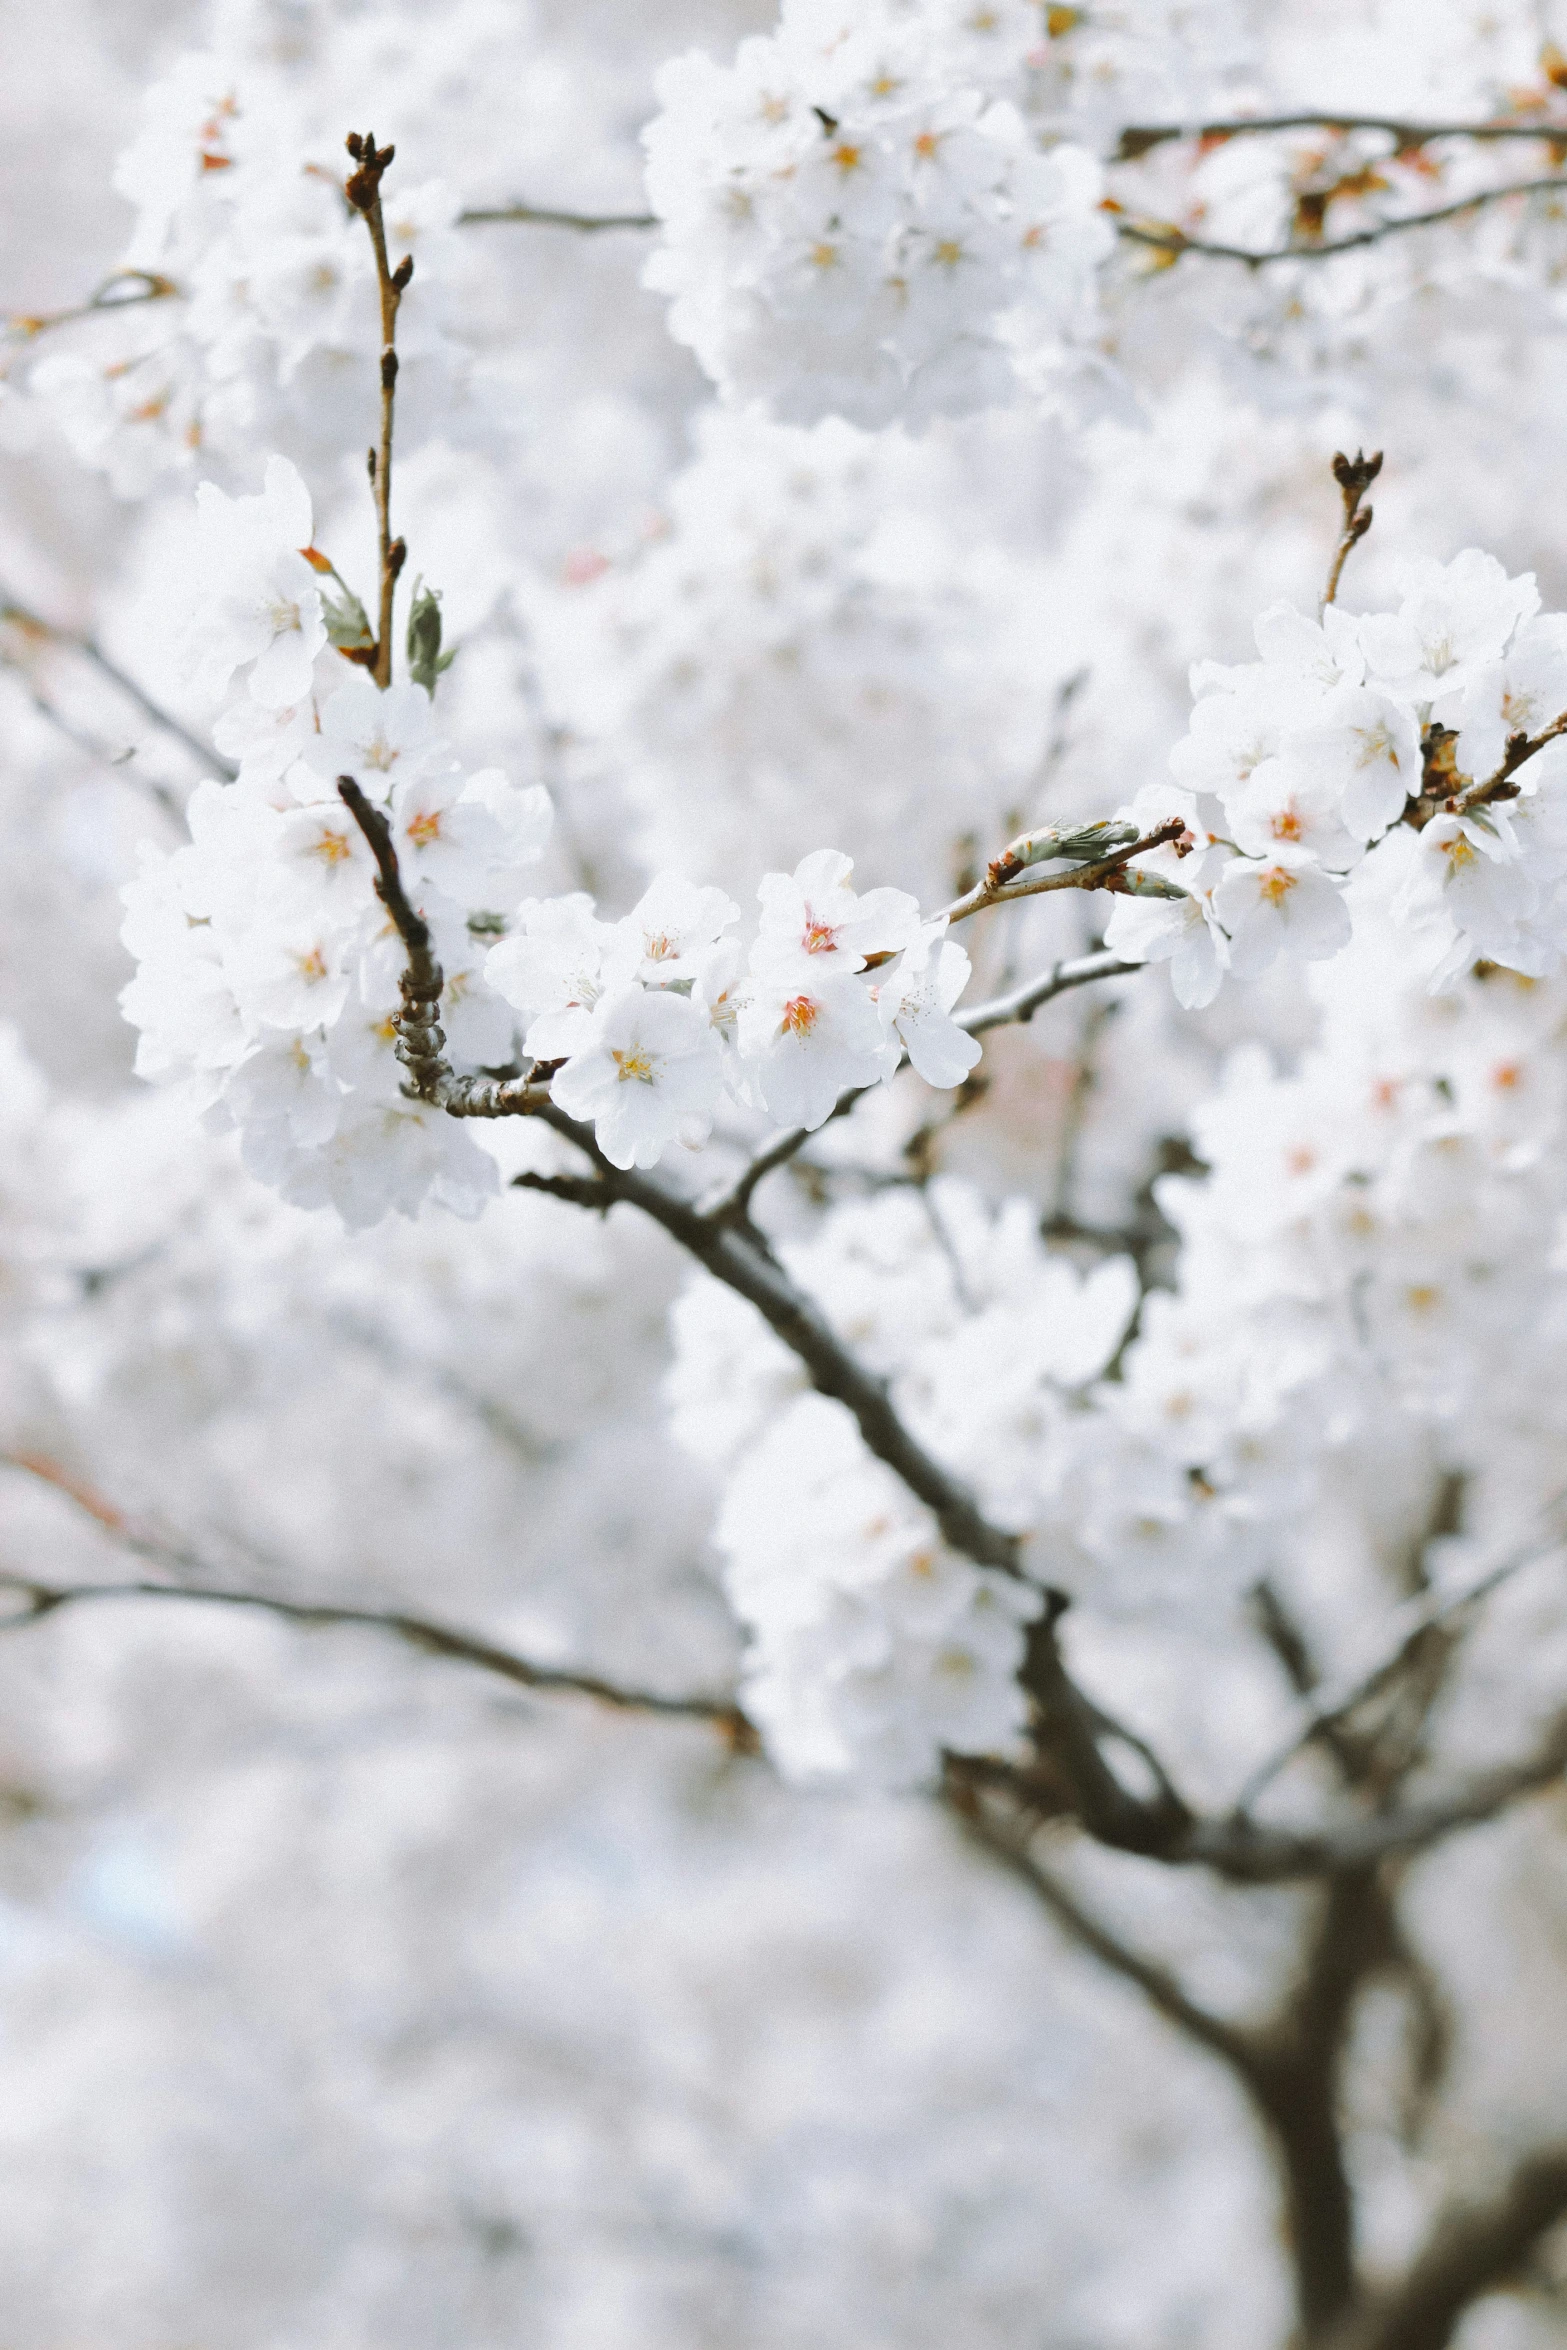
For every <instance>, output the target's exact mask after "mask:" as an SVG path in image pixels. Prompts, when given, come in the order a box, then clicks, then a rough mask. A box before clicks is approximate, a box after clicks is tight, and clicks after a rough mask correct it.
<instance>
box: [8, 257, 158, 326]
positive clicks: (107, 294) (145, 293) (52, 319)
mask: <svg viewBox="0 0 1567 2350" xmlns="http://www.w3.org/2000/svg"><path fill="white" fill-rule="evenodd" d="M121 287H124V288H126V289H127V290H126V291H125V292H120V291H118V290H117V289H118V288H121ZM181 292H182V289H181V288H180V287H179V286H177V285H176V284H175V283H174V280H173V279H172V278H168V277H160V276H159V275H158V273H157V272H156V270H151V269H117V270H115V271H114V272H113V273H112V275H111V276H109V277H106V278H105V279H104V281H103V283H102V285H101V286H99V287H98V288H97V290H96V291H95V292H94V293H91V294H89V295H88V297H87V299H86V301H85V302H77V303H75V304H73V306H72V307H71V308H70V309H69V310H50V311H29V310H13V311H12V312H11V313H10V314H9V316H8V317H7V319H6V321H5V331H6V333H7V334H8V335H10V336H12V337H13V338H14V339H15V340H16V341H17V342H31V341H32V340H33V338H34V336H35V335H42V334H47V333H48V332H49V330H50V328H51V327H56V326H71V325H73V324H74V323H75V322H76V320H78V319H81V318H93V317H96V316H97V315H98V314H99V313H100V312H101V311H104V310H134V309H136V308H137V307H138V306H139V305H140V304H141V303H143V302H168V301H173V300H176V299H178V298H179V297H180V295H181Z"/></svg>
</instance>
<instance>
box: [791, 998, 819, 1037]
mask: <svg viewBox="0 0 1567 2350" xmlns="http://www.w3.org/2000/svg"><path fill="white" fill-rule="evenodd" d="M820 1010H821V1006H820V1004H818V1003H816V1002H815V1001H814V999H813V998H812V997H810V996H808V995H796V996H791V997H790V998H789V1001H788V1002H787V1003H786V1004H785V1006H784V1008H783V1019H782V1022H781V1026H782V1029H783V1033H784V1035H785V1036H809V1035H810V1033H811V1030H812V1029H813V1028H814V1027H815V1026H816V1020H817V1015H818V1013H819V1012H820Z"/></svg>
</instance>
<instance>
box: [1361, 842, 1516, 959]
mask: <svg viewBox="0 0 1567 2350" xmlns="http://www.w3.org/2000/svg"><path fill="white" fill-rule="evenodd" d="M1433 882H1434V883H1435V885H1436V888H1437V890H1438V891H1439V892H1440V897H1441V902H1442V904H1443V906H1444V908H1445V909H1446V911H1447V913H1448V914H1449V915H1450V917H1451V918H1452V920H1453V922H1454V923H1455V925H1456V926H1457V928H1458V931H1459V932H1460V934H1461V939H1462V942H1463V946H1464V954H1463V959H1462V964H1461V965H1460V967H1461V968H1462V967H1464V966H1466V965H1467V964H1468V963H1469V962H1472V961H1473V960H1474V957H1475V956H1476V955H1489V956H1491V957H1492V958H1493V959H1494V960H1495V961H1497V962H1501V963H1505V962H1506V961H1507V960H1508V958H1509V956H1510V954H1511V953H1512V951H1513V950H1514V948H1515V947H1516V946H1517V944H1518V943H1519V926H1520V924H1522V923H1525V922H1527V920H1528V918H1529V916H1530V915H1531V914H1532V913H1533V912H1534V910H1535V907H1536V906H1537V904H1538V902H1539V892H1538V889H1537V887H1536V884H1535V881H1534V877H1533V875H1532V874H1531V873H1530V871H1529V870H1528V868H1527V866H1526V865H1525V864H1524V862H1523V859H1522V855H1521V853H1520V843H1519V841H1518V837H1517V834H1516V833H1515V832H1514V830H1513V827H1512V825H1511V823H1510V822H1509V820H1508V818H1507V816H1506V814H1505V813H1504V812H1503V811H1502V810H1501V809H1500V808H1494V807H1492V808H1477V809H1475V810H1474V811H1473V813H1472V814H1470V815H1467V816H1437V817H1434V818H1433V819H1432V821H1431V822H1430V823H1429V824H1428V825H1426V827H1425V829H1424V830H1423V831H1422V832H1421V834H1420V855H1419V861H1418V863H1417V865H1416V866H1415V868H1414V870H1413V872H1412V873H1411V875H1410V876H1409V878H1408V880H1407V881H1406V882H1405V884H1404V887H1403V890H1402V892H1401V893H1400V896H1399V898H1398V899H1397V900H1396V901H1395V904H1394V912H1395V914H1397V915H1400V916H1406V915H1407V914H1408V913H1409V912H1410V911H1412V910H1413V908H1414V907H1415V905H1416V904H1417V902H1418V900H1419V899H1420V898H1421V897H1423V896H1428V895H1429V894H1430V891H1431V886H1432V883H1433Z"/></svg>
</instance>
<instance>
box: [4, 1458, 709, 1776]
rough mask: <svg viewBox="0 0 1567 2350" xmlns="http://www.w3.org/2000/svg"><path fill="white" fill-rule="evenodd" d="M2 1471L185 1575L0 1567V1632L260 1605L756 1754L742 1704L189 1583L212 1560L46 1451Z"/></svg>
mask: <svg viewBox="0 0 1567 2350" xmlns="http://www.w3.org/2000/svg"><path fill="white" fill-rule="evenodd" d="M0 1467H4V1468H8V1469H16V1470H19V1471H20V1472H21V1473H22V1474H23V1475H24V1476H28V1477H33V1478H36V1479H37V1481H38V1482H39V1483H40V1484H43V1485H48V1486H50V1487H51V1488H52V1489H53V1490H54V1491H55V1492H56V1493H61V1494H63V1495H64V1496H65V1497H66V1499H67V1500H68V1501H70V1502H71V1503H72V1505H73V1506H74V1507H75V1508H76V1509H78V1510H80V1511H81V1513H82V1515H83V1516H84V1517H87V1518H90V1519H91V1520H92V1522H93V1524H94V1525H95V1526H97V1527H99V1528H100V1529H101V1530H102V1532H103V1533H105V1534H107V1535H108V1536H109V1538H110V1539H111V1541H113V1542H114V1543H115V1544H116V1545H117V1546H118V1547H119V1548H120V1549H121V1550H125V1551H129V1552H130V1553H131V1555H132V1556H133V1557H135V1558H140V1559H145V1560H147V1561H148V1563H149V1564H151V1565H154V1566H158V1567H161V1568H162V1569H163V1570H164V1572H165V1573H170V1572H173V1573H176V1574H178V1575H181V1576H182V1577H185V1578H187V1580H184V1581H181V1582H178V1583H151V1582H120V1583H52V1582H47V1581H43V1580H41V1579H39V1578H37V1577H35V1576H31V1575H18V1574H12V1573H8V1572H6V1571H4V1570H0V1590H6V1591H15V1592H18V1593H19V1594H20V1595H21V1597H22V1598H23V1600H24V1601H25V1602H26V1604H25V1606H23V1607H22V1608H21V1609H19V1610H18V1611H17V1612H15V1613H14V1614H12V1615H9V1616H5V1617H0V1630H4V1631H10V1630H14V1629H16V1628H17V1627H18V1626H21V1625H24V1624H31V1623H36V1622H38V1621H39V1620H40V1619H41V1618H42V1617H44V1616H49V1615H53V1614H54V1613H55V1612H56V1611H57V1610H58V1609H60V1608H63V1607H71V1606H75V1605H77V1604H79V1603H82V1602H85V1601H90V1600H98V1599H184V1600H192V1601H195V1602H197V1603H199V1604H203V1605H207V1606H212V1607H239V1608H256V1609H261V1610H263V1611H264V1612H266V1613H267V1614H269V1615H275V1616H281V1617H283V1618H284V1619H285V1620H286V1621H287V1622H289V1623H293V1624H301V1625H306V1626H310V1625H319V1626H332V1625H361V1626H363V1627H365V1628H366V1629H368V1630H370V1631H376V1632H387V1633H390V1634H392V1635H393V1636H394V1637H395V1638H396V1639H398V1640H401V1641H403V1642H404V1643H405V1645H407V1646H408V1647H410V1648H417V1649H420V1650H422V1651H423V1652H424V1653H425V1654H426V1655H429V1656H446V1657H451V1658H452V1659H453V1660H454V1661H455V1662H457V1663H459V1664H471V1665H476V1666H478V1667H480V1668H481V1669H482V1670H483V1671H485V1672H489V1673H498V1674H499V1675H500V1676H501V1677H502V1678H503V1679H504V1680H508V1681H516V1682H519V1683H520V1684H521V1685H522V1686H523V1687H525V1688H528V1689H562V1690H574V1691H575V1692H576V1693H577V1694H578V1695H579V1696H583V1697H593V1698H597V1699H598V1701H599V1702H600V1704H602V1705H610V1706H616V1707H618V1708H619V1709H620V1710H621V1711H622V1712H628V1713H657V1714H683V1715H687V1716H690V1717H692V1718H693V1719H695V1720H698V1721H710V1722H714V1723H716V1724H717V1725H718V1726H719V1728H721V1729H723V1730H724V1731H725V1732H726V1733H727V1734H728V1735H729V1736H730V1737H731V1738H732V1739H733V1741H734V1743H735V1744H736V1745H737V1746H741V1747H744V1748H746V1749H747V1750H748V1751H755V1748H756V1738H755V1733H754V1731H753V1730H752V1728H751V1726H750V1724H749V1722H747V1720H746V1718H745V1716H744V1715H743V1714H742V1713H741V1711H740V1709H739V1707H738V1706H737V1705H735V1704H734V1703H733V1702H732V1701H731V1700H729V1699H724V1698H716V1697H714V1698H708V1697H665V1696H661V1695H659V1694H657V1693H655V1692H653V1691H650V1690H643V1689H628V1688H623V1687H622V1686H621V1685H620V1684H619V1683H618V1682H611V1681H606V1680H603V1679H602V1678H601V1677H600V1676H599V1675H598V1674H595V1673H581V1672H575V1671H570V1670H568V1669H566V1668H565V1667H559V1666H555V1665H536V1664H534V1663H532V1662H531V1661H530V1660H529V1659H528V1658H527V1657H522V1656H518V1655H517V1654H516V1653H515V1652H514V1651H513V1650H511V1649H506V1648H498V1647H497V1646H496V1645H495V1644H494V1642H493V1641H488V1640H484V1639H481V1638H480V1637H479V1635H478V1634H477V1633H472V1632H462V1631H459V1630H457V1629H456V1628H455V1627H454V1626H452V1625H450V1624H441V1623H437V1622H435V1621H433V1620H432V1619H431V1618H429V1617H426V1616H412V1615H407V1614H405V1613H404V1612H403V1611H402V1610H400V1609H394V1608H366V1607H356V1606H353V1605H351V1604H349V1603H348V1602H340V1601H329V1600H301V1599H286V1598H280V1597H278V1596H277V1595H276V1594H274V1593H271V1592H264V1591H235V1590H233V1589H231V1588H229V1587H228V1586H226V1585H223V1584H217V1583H213V1582H211V1581H210V1580H201V1581H191V1580H189V1579H188V1578H190V1577H192V1576H198V1577H203V1578H206V1577H210V1574H211V1569H210V1567H209V1566H208V1564H207V1562H206V1561H205V1560H204V1559H202V1558H201V1557H200V1556H199V1555H198V1553H197V1552H196V1551H194V1550H193V1549H191V1547H190V1546H189V1545H188V1544H186V1543H183V1542H179V1541H176V1540H174V1539H172V1538H171V1537H169V1536H167V1535H162V1534H159V1533H158V1532H157V1531H156V1530H155V1529H153V1528H151V1527H149V1526H143V1525H138V1524H137V1522H136V1521H135V1519H133V1518H132V1517H131V1516H130V1515H129V1513H128V1512H127V1511H125V1510H123V1509H121V1508H120V1507H119V1505H118V1504H117V1503H116V1502H113V1501H111V1500H110V1499H109V1497H108V1496H107V1495H106V1494H103V1493H100V1492H99V1491H98V1489H97V1487H96V1486H94V1485H91V1484H89V1483H88V1481H87V1480H86V1479H85V1478H83V1477H80V1476H78V1475H76V1474H75V1473H74V1472H73V1471H72V1470H69V1469H67V1468H66V1467H65V1466H64V1465H63V1464H62V1463H61V1462H59V1461H55V1460H52V1459H50V1458H49V1457H48V1456H47V1455H46V1454H43V1453H0Z"/></svg>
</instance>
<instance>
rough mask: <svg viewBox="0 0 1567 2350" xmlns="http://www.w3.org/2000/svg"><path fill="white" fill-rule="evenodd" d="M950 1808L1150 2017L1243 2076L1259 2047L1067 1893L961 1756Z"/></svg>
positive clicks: (949, 1783) (948, 1784) (950, 1772)
mask: <svg viewBox="0 0 1567 2350" xmlns="http://www.w3.org/2000/svg"><path fill="white" fill-rule="evenodd" d="M942 1797H943V1800H944V1802H945V1803H946V1805H947V1808H948V1809H949V1811H951V1812H952V1814H953V1816H954V1817H955V1818H956V1819H957V1820H958V1821H959V1823H960V1824H961V1826H962V1828H963V1831H964V1833H965V1835H967V1836H968V1837H970V1838H971V1839H972V1841H973V1842H974V1843H976V1844H978V1845H979V1846H981V1848H982V1849H983V1850H984V1851H986V1852H989V1853H990V1854H991V1855H992V1856H993V1857H994V1858H995V1859H997V1860H999V1861H1001V1862H1002V1863H1003V1865H1004V1866H1005V1867H1006V1868H1008V1869H1009V1870H1010V1871H1011V1872H1012V1874H1013V1875H1014V1876H1015V1877H1017V1878H1018V1879H1019V1880H1020V1881H1021V1882H1022V1883H1023V1884H1025V1885H1026V1886H1027V1887H1028V1888H1029V1890H1030V1892H1032V1893H1033V1894H1034V1895H1035V1896H1036V1897H1037V1898H1038V1899H1039V1900H1040V1901H1041V1902H1042V1903H1043V1904H1044V1906H1045V1908H1046V1909H1047V1910H1048V1911H1049V1913H1050V1915H1051V1916H1052V1918H1054V1920H1055V1922H1056V1924H1057V1925H1058V1926H1060V1928H1061V1929H1062V1931H1063V1932H1064V1933H1065V1934H1066V1935H1067V1936H1068V1938H1069V1939H1070V1940H1071V1941H1073V1942H1075V1943H1076V1944H1077V1945H1078V1947H1079V1948H1080V1949H1083V1950H1086V1951H1087V1952H1088V1953H1089V1954H1090V1956H1091V1957H1093V1958H1096V1959H1098V1960H1099V1962H1100V1964H1101V1965H1103V1966H1106V1967H1108V1968H1109V1969H1110V1971H1111V1972H1112V1973H1113V1974H1117V1975H1119V1976H1120V1977H1121V1978H1122V1980H1123V1981H1125V1982H1128V1983H1131V1984H1132V1985H1133V1986H1134V1987H1135V1988H1136V1989H1137V1990H1139V1991H1140V1992H1141V1993H1142V1995H1143V1997H1144V1998H1145V1999H1146V2000H1147V2002H1148V2004H1149V2006H1150V2007H1152V2008H1153V2010H1154V2011H1155V2013H1156V2014H1158V2015H1161V2016H1162V2017H1163V2018H1164V2020H1165V2022H1166V2023H1169V2024H1173V2025H1174V2026H1175V2028H1176V2030H1177V2031H1179V2032H1181V2033H1183V2034H1184V2035H1185V2037H1186V2038H1187V2039H1189V2040H1195V2041H1196V2042H1197V2044H1198V2045H1199V2047H1202V2048H1205V2049H1207V2050H1208V2052H1209V2053H1210V2054H1211V2055H1214V2056H1217V2057H1219V2058H1221V2059H1222V2060H1223V2062H1224V2063H1226V2064H1227V2065H1229V2066H1230V2068H1231V2070H1232V2071H1234V2072H1236V2073H1238V2074H1239V2075H1240V2076H1241V2077H1242V2079H1243V2080H1249V2078H1250V2076H1251V2074H1252V2073H1253V2071H1254V2070H1255V2067H1256V2064H1257V2048H1256V2045H1255V2043H1254V2040H1253V2037H1252V2035H1251V2034H1250V2033H1248V2032H1246V2031H1244V2030H1243V2029H1241V2028H1240V2027H1239V2026H1237V2025H1235V2024H1228V2023H1226V2022H1225V2021H1224V2019H1223V2018H1222V2017H1221V2016H1216V2015H1212V2014H1210V2013H1209V2011H1208V2010H1207V2009H1206V2008H1204V2007H1200V2006H1199V2005H1198V2004H1197V2002H1196V2001H1195V2000H1194V1999H1192V1998H1191V1997H1190V1996H1189V1995H1188V1994H1187V1992H1186V1991H1185V1990H1183V1989H1182V1987H1181V1985H1180V1984H1179V1983H1178V1982H1177V1980H1176V1978H1175V1977H1174V1975H1173V1974H1171V1973H1170V1972H1169V1970H1168V1969H1167V1968H1166V1967H1163V1966H1161V1965H1160V1964H1159V1963H1158V1961H1157V1960H1155V1959H1151V1958H1147V1957H1145V1956H1144V1955H1143V1953H1142V1952H1140V1951H1136V1950H1134V1949H1132V1947H1131V1945H1130V1944H1129V1943H1127V1942H1124V1941H1123V1940H1122V1939H1121V1938H1120V1937H1119V1936H1118V1935H1116V1934H1114V1933H1112V1932H1111V1930H1110V1928H1109V1927H1108V1926H1107V1925H1106V1924H1105V1923H1104V1922H1103V1920H1102V1919H1099V1918H1096V1917H1094V1916H1093V1914H1092V1913H1091V1912H1090V1911H1089V1910H1087V1909H1086V1908H1085V1907H1084V1906H1083V1904H1082V1903H1081V1902H1080V1901H1079V1900H1078V1898H1077V1896H1076V1895H1075V1894H1074V1893H1072V1892H1070V1891H1069V1890H1068V1888H1067V1887H1066V1885H1064V1884H1063V1883H1062V1881H1061V1879H1060V1878H1059V1877H1057V1876H1056V1875H1055V1874H1054V1872H1053V1871H1051V1870H1050V1869H1047V1868H1046V1867H1045V1866H1044V1865H1043V1864H1042V1863H1041V1862H1040V1861H1039V1860H1038V1859H1036V1857H1035V1855H1034V1853H1033V1851H1032V1850H1031V1838H1032V1835H1033V1833H1034V1825H1035V1824H1034V1823H1033V1822H1025V1823H1017V1822H1008V1821H1004V1820H1003V1819H1001V1818H1000V1817H999V1816H998V1815H997V1812H996V1810H995V1808H994V1806H991V1805H987V1804H986V1803H985V1802H984V1801H983V1799H982V1796H981V1793H980V1790H979V1787H978V1785H977V1783H976V1781H975V1780H974V1779H973V1778H972V1777H970V1776H969V1775H967V1774H966V1773H965V1771H964V1769H963V1765H962V1761H961V1758H956V1759H954V1760H953V1761H951V1762H949V1764H948V1766H947V1772H946V1776H945V1779H944V1782H943V1786H942Z"/></svg>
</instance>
